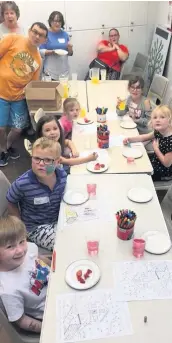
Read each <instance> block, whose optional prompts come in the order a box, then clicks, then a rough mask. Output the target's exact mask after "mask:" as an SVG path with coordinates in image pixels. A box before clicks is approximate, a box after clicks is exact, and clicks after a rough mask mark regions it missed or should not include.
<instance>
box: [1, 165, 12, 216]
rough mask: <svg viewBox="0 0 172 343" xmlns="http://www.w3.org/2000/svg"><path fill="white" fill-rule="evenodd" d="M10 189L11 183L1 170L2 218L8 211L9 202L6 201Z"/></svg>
mask: <svg viewBox="0 0 172 343" xmlns="http://www.w3.org/2000/svg"><path fill="white" fill-rule="evenodd" d="M9 187H10V182H9V180H8V179H7V178H6V176H5V175H4V173H3V172H2V171H1V170H0V216H2V215H4V214H5V212H6V211H7V204H8V201H7V199H6V194H7V191H8V188H9Z"/></svg>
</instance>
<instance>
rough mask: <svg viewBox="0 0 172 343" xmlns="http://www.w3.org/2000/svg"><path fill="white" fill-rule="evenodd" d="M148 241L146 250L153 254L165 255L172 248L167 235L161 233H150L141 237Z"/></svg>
mask: <svg viewBox="0 0 172 343" xmlns="http://www.w3.org/2000/svg"><path fill="white" fill-rule="evenodd" d="M141 238H143V239H144V240H145V241H146V246H145V250H146V251H147V252H149V253H151V254H155V255H161V254H165V253H166V252H167V251H169V250H170V248H171V241H170V238H169V236H168V235H167V234H165V233H162V232H159V231H148V232H145V233H144V234H143V236H142V237H141Z"/></svg>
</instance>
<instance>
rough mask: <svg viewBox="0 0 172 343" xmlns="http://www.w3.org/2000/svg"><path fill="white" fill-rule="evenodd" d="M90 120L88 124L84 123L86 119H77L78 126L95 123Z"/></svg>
mask: <svg viewBox="0 0 172 343" xmlns="http://www.w3.org/2000/svg"><path fill="white" fill-rule="evenodd" d="M88 120H89V122H88V123H87V122H85V121H84V118H78V119H77V124H80V125H89V124H92V123H94V121H93V120H92V119H88Z"/></svg>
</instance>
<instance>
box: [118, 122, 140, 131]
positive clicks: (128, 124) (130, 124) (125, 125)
mask: <svg viewBox="0 0 172 343" xmlns="http://www.w3.org/2000/svg"><path fill="white" fill-rule="evenodd" d="M120 126H121V127H122V128H123V129H135V127H137V124H136V123H134V121H132V120H131V121H130V120H129V121H127V120H124V121H122V122H121V123H120Z"/></svg>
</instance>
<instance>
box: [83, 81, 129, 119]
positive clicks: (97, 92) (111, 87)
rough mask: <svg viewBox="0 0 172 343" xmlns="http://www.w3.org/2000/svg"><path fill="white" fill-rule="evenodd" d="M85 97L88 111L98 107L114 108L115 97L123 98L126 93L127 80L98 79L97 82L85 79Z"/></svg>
mask: <svg viewBox="0 0 172 343" xmlns="http://www.w3.org/2000/svg"><path fill="white" fill-rule="evenodd" d="M86 84H87V97H88V108H89V112H91V111H92V110H94V109H95V108H96V107H97V106H98V107H103V106H104V107H108V108H109V110H112V111H114V110H115V109H116V99H117V97H120V98H121V99H125V98H126V97H127V95H128V89H127V86H128V81H124V80H119V81H100V82H99V83H98V84H94V83H92V81H87V82H86Z"/></svg>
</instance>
